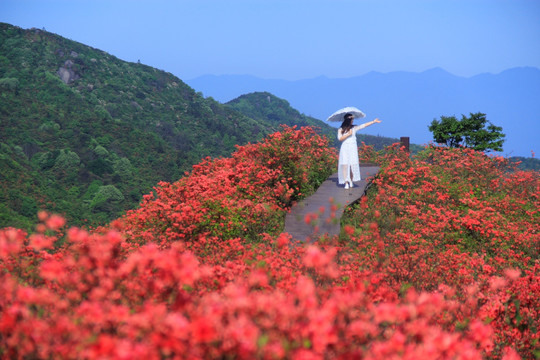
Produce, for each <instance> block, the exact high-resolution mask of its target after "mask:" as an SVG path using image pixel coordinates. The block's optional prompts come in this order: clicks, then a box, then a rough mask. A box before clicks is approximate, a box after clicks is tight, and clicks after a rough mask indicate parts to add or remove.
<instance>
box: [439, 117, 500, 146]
mask: <svg viewBox="0 0 540 360" xmlns="http://www.w3.org/2000/svg"><path fill="white" fill-rule="evenodd" d="M486 125H487V127H486ZM429 131H431V132H432V133H433V139H434V140H435V142H437V143H439V144H445V145H447V146H449V147H454V148H455V147H459V146H465V147H468V148H472V149H474V150H478V151H487V150H495V151H502V144H503V143H504V137H505V135H504V134H503V133H502V127H500V126H495V125H493V124H492V123H491V122H489V121H488V120H487V119H486V114H482V113H474V114H473V113H471V114H470V117H466V116H465V115H462V116H461V120H458V119H457V118H456V117H455V116H441V120H440V121H438V120H436V119H433V121H432V122H431V125H430V126H429Z"/></svg>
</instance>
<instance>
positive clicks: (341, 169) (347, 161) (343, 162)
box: [337, 123, 369, 184]
mask: <svg viewBox="0 0 540 360" xmlns="http://www.w3.org/2000/svg"><path fill="white" fill-rule="evenodd" d="M368 124H369V123H365V124H362V125H356V126H354V127H353V128H352V132H353V134H352V136H349V137H348V138H346V139H345V140H343V142H342V143H341V147H340V149H339V162H338V182H339V183H340V184H345V181H351V172H352V181H360V180H361V179H362V178H361V176H360V161H359V160H358V144H357V143H356V132H357V131H358V130H361V129H363V128H365V127H367V126H368ZM342 135H343V134H342V130H341V128H339V130H338V134H337V136H338V139H339V138H340V137H341V136H342Z"/></svg>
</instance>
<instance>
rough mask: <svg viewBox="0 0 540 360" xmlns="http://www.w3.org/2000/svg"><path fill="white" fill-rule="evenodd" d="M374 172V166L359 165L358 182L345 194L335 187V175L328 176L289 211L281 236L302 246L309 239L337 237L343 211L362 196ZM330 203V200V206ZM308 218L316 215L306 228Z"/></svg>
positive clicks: (341, 188)
mask: <svg viewBox="0 0 540 360" xmlns="http://www.w3.org/2000/svg"><path fill="white" fill-rule="evenodd" d="M378 171H379V167H378V166H375V165H372V164H360V174H361V175H362V180H360V181H357V182H355V184H354V185H355V186H354V188H351V189H348V190H345V188H344V187H343V185H339V184H338V174H337V172H336V173H334V174H332V175H330V177H329V178H328V179H327V180H326V181H324V182H323V183H322V184H321V186H320V187H319V188H318V189H317V191H316V192H315V193H314V194H313V195H311V196H309V197H307V198H305V199H303V200H302V201H300V202H298V203H297V204H295V205H294V206H293V207H292V208H291V210H290V211H289V213H287V215H286V217H285V230H284V232H286V233H289V234H290V235H292V237H293V240H296V241H306V242H312V241H313V239H315V238H316V237H319V236H320V235H324V234H327V235H328V236H329V237H332V236H334V235H339V232H340V230H341V229H340V221H341V216H342V215H343V211H344V210H345V208H346V207H347V206H348V205H351V204H352V203H354V202H356V201H357V200H358V199H360V198H361V197H362V195H364V193H365V190H366V187H367V185H368V183H369V182H371V179H372V178H373V176H374V175H375V174H377V172H378ZM330 199H333V202H332V203H331V202H330V201H331V200H330ZM332 204H333V205H335V210H336V211H335V215H334V216H332V215H333V214H332V211H331V208H332ZM321 210H322V213H321ZM311 214H318V219H316V220H315V221H314V222H313V221H312V223H311V224H307V223H306V216H308V215H309V216H311V217H313V215H311ZM316 227H317V228H318V229H316ZM316 230H317V231H316Z"/></svg>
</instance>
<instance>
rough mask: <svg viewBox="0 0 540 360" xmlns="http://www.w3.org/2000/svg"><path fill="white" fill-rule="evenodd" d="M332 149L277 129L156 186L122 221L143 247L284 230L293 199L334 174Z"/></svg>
mask: <svg viewBox="0 0 540 360" xmlns="http://www.w3.org/2000/svg"><path fill="white" fill-rule="evenodd" d="M336 164H337V155H336V152H335V150H333V149H330V148H329V143H328V140H327V139H326V138H323V137H321V136H319V135H317V134H316V133H315V132H314V130H313V129H312V128H302V129H301V130H297V129H296V128H295V127H292V128H291V127H287V126H284V127H283V131H281V132H276V133H274V134H271V135H270V136H269V137H268V138H267V139H266V140H265V141H264V142H262V143H258V144H250V145H245V146H239V147H238V148H237V151H236V152H235V153H234V154H233V155H232V156H231V157H230V158H226V159H215V160H211V159H209V158H208V159H205V160H203V161H202V162H201V163H200V164H198V165H195V166H194V167H193V170H192V172H191V173H190V174H188V175H187V176H186V177H184V178H183V179H181V180H180V181H178V182H176V183H174V184H169V183H160V184H159V185H160V186H159V187H158V188H156V189H155V190H156V195H155V196H154V195H153V194H149V195H146V196H145V197H144V201H143V203H142V204H141V207H140V208H139V209H137V210H134V211H131V212H130V213H128V215H127V216H126V217H125V218H124V219H123V220H122V221H123V222H124V223H125V224H126V228H127V229H128V230H127V231H128V233H129V235H130V237H132V238H133V239H134V240H136V241H138V242H142V243H145V242H146V241H148V240H149V239H152V241H155V240H156V239H159V242H160V243H163V244H165V243H170V242H174V241H179V240H181V241H191V240H196V239H197V238H198V236H201V235H211V236H218V237H220V238H222V239H230V238H234V237H244V238H247V239H258V238H259V237H260V234H261V233H263V232H268V233H277V232H279V231H281V230H282V222H283V221H282V218H283V217H284V215H285V212H286V211H287V210H288V209H289V208H290V206H291V205H292V204H293V203H294V202H295V201H296V200H298V199H301V198H303V197H305V196H306V195H308V194H311V193H312V192H314V190H315V189H317V188H318V187H319V185H320V184H321V183H322V182H323V181H324V180H326V178H327V177H328V176H329V175H330V174H331V173H332V172H333V171H334V168H335V166H336Z"/></svg>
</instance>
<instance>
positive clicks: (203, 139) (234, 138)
mask: <svg viewBox="0 0 540 360" xmlns="http://www.w3.org/2000/svg"><path fill="white" fill-rule="evenodd" d="M0 90H1V100H0V169H1V170H0V176H1V185H0V227H4V226H18V227H25V226H27V225H28V224H30V223H33V222H35V220H34V219H35V216H36V212H37V210H38V209H40V208H45V209H47V210H49V211H53V212H59V213H62V214H64V215H65V216H66V217H67V218H68V219H69V220H70V221H73V222H74V223H75V224H84V223H90V224H96V223H103V222H105V221H108V220H110V219H112V218H114V217H116V216H118V215H119V214H121V213H122V212H123V211H125V210H126V209H129V208H133V207H134V206H136V205H137V204H138V202H139V201H140V198H141V196H142V194H145V193H148V192H150V191H151V189H152V187H153V186H154V185H156V184H157V183H158V182H159V181H162V180H163V181H174V180H177V179H178V178H179V177H181V176H183V174H184V172H185V171H186V170H190V168H191V166H192V165H193V164H195V163H198V162H199V161H200V160H201V158H203V157H206V156H212V157H216V156H226V155H229V154H230V153H231V152H232V151H233V150H234V145H236V144H244V143H247V142H255V141H257V140H259V139H262V138H263V137H264V136H265V135H266V134H268V133H269V132H271V131H272V130H273V128H275V127H276V126H270V125H269V124H268V123H263V122H260V121H256V120H253V119H250V118H248V117H246V116H243V115H241V114H240V113H238V112H236V111H234V110H233V109H231V108H230V107H227V106H224V105H222V104H220V103H218V102H216V101H214V100H213V99H210V98H208V99H205V98H203V97H202V95H201V94H200V93H196V92H195V91H194V90H193V89H192V88H190V87H189V86H187V85H186V84H185V83H184V82H182V81H181V80H180V79H178V78H177V77H175V76H173V75H172V74H170V73H167V72H165V71H161V70H157V69H155V68H152V67H149V66H145V65H143V64H140V63H129V62H125V61H122V60H120V59H118V58H116V57H114V56H112V55H110V54H107V53H105V52H103V51H100V50H98V49H94V48H91V47H88V46H85V45H83V44H80V43H77V42H75V41H71V40H68V39H65V38H62V37H60V36H58V35H55V34H52V33H49V32H46V31H42V30H38V29H30V30H24V29H21V28H18V27H15V26H11V25H9V24H5V23H2V24H0Z"/></svg>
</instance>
